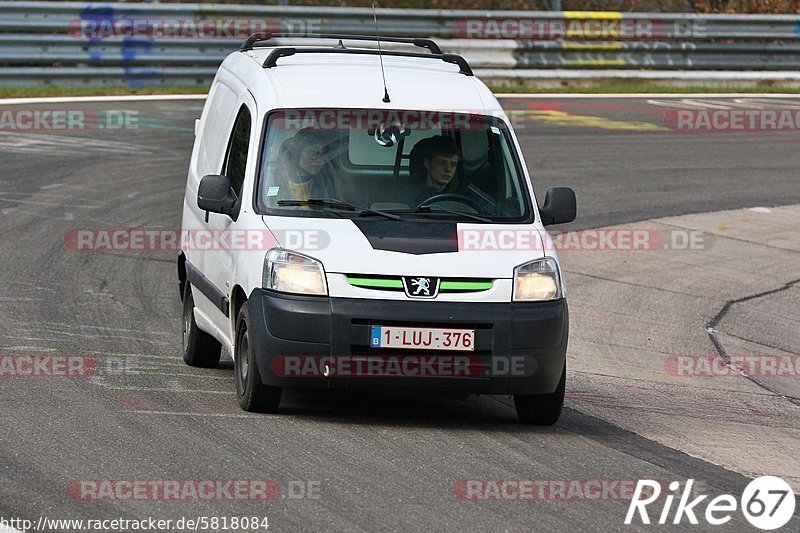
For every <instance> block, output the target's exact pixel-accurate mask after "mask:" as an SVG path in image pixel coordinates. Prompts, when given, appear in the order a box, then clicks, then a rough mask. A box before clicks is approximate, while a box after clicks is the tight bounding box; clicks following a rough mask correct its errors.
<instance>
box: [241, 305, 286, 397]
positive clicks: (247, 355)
mask: <svg viewBox="0 0 800 533" xmlns="http://www.w3.org/2000/svg"><path fill="white" fill-rule="evenodd" d="M233 351H234V357H233V361H234V365H233V367H234V368H233V373H234V375H235V376H236V396H237V397H238V398H239V407H241V408H242V409H243V410H245V411H249V412H251V413H274V412H275V411H277V410H278V406H279V405H280V403H281V392H282V390H281V388H280V387H271V386H269V385H264V383H263V382H262V381H261V373H260V372H259V371H258V365H257V364H256V359H255V355H254V354H253V350H252V349H251V345H250V313H249V312H248V311H247V304H245V305H243V306H242V308H241V310H240V311H239V317H238V318H237V319H236V344H234V347H233Z"/></svg>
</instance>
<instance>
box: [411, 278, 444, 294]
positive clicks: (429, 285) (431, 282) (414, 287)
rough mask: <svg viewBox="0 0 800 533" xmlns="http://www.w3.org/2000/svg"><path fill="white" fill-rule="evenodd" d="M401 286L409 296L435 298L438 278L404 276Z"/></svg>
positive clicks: (437, 291) (437, 290) (437, 289)
mask: <svg viewBox="0 0 800 533" xmlns="http://www.w3.org/2000/svg"><path fill="white" fill-rule="evenodd" d="M403 287H404V288H405V290H406V295H407V296H408V297H410V298H435V297H436V295H437V294H438V293H439V278H428V277H419V278H414V277H404V278H403Z"/></svg>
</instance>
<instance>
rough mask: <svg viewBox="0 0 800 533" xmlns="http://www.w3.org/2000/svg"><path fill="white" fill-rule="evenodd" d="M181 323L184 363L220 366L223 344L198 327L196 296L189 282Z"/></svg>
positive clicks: (206, 366)
mask: <svg viewBox="0 0 800 533" xmlns="http://www.w3.org/2000/svg"><path fill="white" fill-rule="evenodd" d="M181 324H182V328H181V338H182V342H183V361H184V363H186V364H187V365H189V366H197V367H200V368H214V367H216V366H218V365H219V358H220V355H222V345H221V344H220V343H219V341H217V339H215V338H214V337H212V336H211V335H209V334H208V333H206V332H205V331H201V330H200V328H198V327H197V323H196V322H195V321H194V297H193V296H192V288H191V286H190V285H189V284H188V283H187V284H186V294H184V295H183V317H182V319H181Z"/></svg>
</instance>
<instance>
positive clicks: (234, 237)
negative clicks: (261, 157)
mask: <svg viewBox="0 0 800 533" xmlns="http://www.w3.org/2000/svg"><path fill="white" fill-rule="evenodd" d="M256 122H257V121H256V104H255V100H254V99H253V98H252V96H251V95H250V93H249V92H248V91H245V92H244V94H243V95H242V96H241V97H240V98H239V101H238V103H237V110H236V118H235V120H234V123H233V128H232V129H231V130H230V132H231V133H230V136H229V138H228V140H227V149H226V152H225V158H224V160H223V163H222V169H221V172H220V174H222V175H224V176H226V177H227V178H228V179H229V180H230V182H231V189H232V190H233V193H234V194H235V195H236V198H237V202H236V207H235V212H236V213H235V216H234V217H233V218H231V217H229V216H227V215H221V214H218V213H210V214H209V218H208V224H207V225H208V229H209V231H210V232H211V234H212V235H213V236H214V239H213V241H214V245H213V246H211V247H209V249H208V250H207V251H206V253H205V272H204V273H205V275H206V277H207V278H208V280H209V281H210V282H211V285H213V286H214V287H216V288H217V289H218V290H219V291H220V292H221V293H223V294H224V297H225V299H226V300H223V302H224V304H223V305H222V306H218V307H216V308H215V309H214V310H213V314H212V315H209V318H211V320H212V322H213V323H214V325H215V326H217V328H219V330H220V331H222V333H223V334H224V335H225V336H226V337H227V338H228V339H229V340H231V341H232V340H233V327H232V326H233V324H232V320H235V317H231V316H230V314H229V313H230V305H229V303H230V297H231V292H232V289H233V286H234V280H235V279H236V270H237V263H238V261H237V259H238V258H239V257H241V256H242V255H243V254H247V253H254V252H252V251H251V252H248V250H247V246H248V235H247V234H248V232H251V231H253V230H254V229H255V228H252V227H250V226H251V225H252V224H253V221H252V220H250V217H248V216H247V215H248V214H252V213H251V212H252V208H251V206H250V204H251V199H250V194H249V189H251V188H252V187H251V186H248V187H245V182H247V183H248V184H252V176H253V174H254V173H255V166H256V160H257V157H256V155H255V152H256V151H257V146H258V139H257V137H258V136H257V134H256V129H255V128H256ZM234 218H235V219H236V220H234ZM262 228H263V226H262ZM218 301H219V300H218Z"/></svg>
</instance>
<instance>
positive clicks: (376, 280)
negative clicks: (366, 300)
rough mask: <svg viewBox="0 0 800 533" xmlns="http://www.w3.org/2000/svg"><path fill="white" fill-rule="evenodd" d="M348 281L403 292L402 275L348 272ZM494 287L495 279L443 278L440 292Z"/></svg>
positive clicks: (479, 290) (363, 285)
mask: <svg viewBox="0 0 800 533" xmlns="http://www.w3.org/2000/svg"><path fill="white" fill-rule="evenodd" d="M347 283H349V284H350V285H353V286H354V287H361V288H364V289H372V290H378V291H395V292H403V279H402V278H401V277H400V276H372V275H358V274H348V275H347ZM492 287H494V280H491V279H480V278H441V281H440V283H439V292H440V293H442V292H446V293H454V292H481V291H488V290H489V289H491V288H492Z"/></svg>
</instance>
